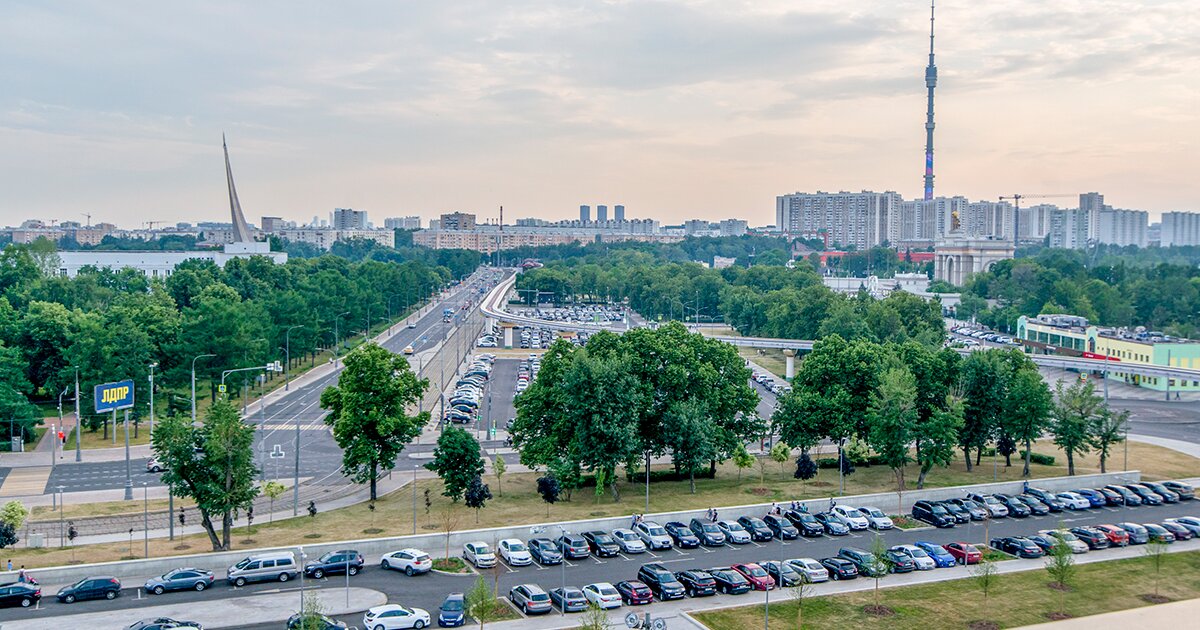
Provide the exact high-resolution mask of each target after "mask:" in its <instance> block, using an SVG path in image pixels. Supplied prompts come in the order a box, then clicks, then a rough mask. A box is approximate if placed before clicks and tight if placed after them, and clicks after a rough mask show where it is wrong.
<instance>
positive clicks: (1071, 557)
mask: <svg viewBox="0 0 1200 630" xmlns="http://www.w3.org/2000/svg"><path fill="white" fill-rule="evenodd" d="M1059 531H1062V530H1061V529H1060V530H1059ZM1053 540H1054V544H1053V545H1051V546H1050V549H1049V551H1048V552H1047V554H1046V573H1049V574H1050V578H1051V579H1053V580H1054V583H1055V585H1057V588H1058V591H1059V592H1060V593H1061V597H1060V599H1059V609H1060V610H1064V611H1065V610H1066V607H1067V606H1066V597H1067V591H1068V590H1069V589H1070V584H1071V583H1072V582H1074V581H1075V573H1076V567H1075V552H1073V551H1071V547H1070V546H1068V545H1067V543H1066V542H1065V541H1063V540H1061V539H1058V538H1053Z"/></svg>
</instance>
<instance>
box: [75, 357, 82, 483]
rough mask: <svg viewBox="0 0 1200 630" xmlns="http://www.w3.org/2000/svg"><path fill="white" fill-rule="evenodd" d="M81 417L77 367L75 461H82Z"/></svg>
mask: <svg viewBox="0 0 1200 630" xmlns="http://www.w3.org/2000/svg"><path fill="white" fill-rule="evenodd" d="M82 431H83V418H82V417H80V415H79V368H75V461H77V462H80V461H83V451H82V450H81V448H82V447H81V446H80V445H79V442H80V441H81V440H82V439H83V433H82Z"/></svg>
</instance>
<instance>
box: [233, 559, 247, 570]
mask: <svg viewBox="0 0 1200 630" xmlns="http://www.w3.org/2000/svg"><path fill="white" fill-rule="evenodd" d="M248 564H250V558H246V559H244V560H242V561H241V562H239V563H237V564H235V565H233V568H235V569H245V568H246V565H248Z"/></svg>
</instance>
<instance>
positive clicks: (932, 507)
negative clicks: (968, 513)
mask: <svg viewBox="0 0 1200 630" xmlns="http://www.w3.org/2000/svg"><path fill="white" fill-rule="evenodd" d="M912 517H913V518H914V519H916V520H918V521H921V522H923V523H929V524H930V525H933V526H934V527H954V516H953V515H951V514H950V512H949V511H947V510H946V508H945V507H942V505H940V504H939V503H937V502H935V501H917V502H916V503H914V504H913V507H912Z"/></svg>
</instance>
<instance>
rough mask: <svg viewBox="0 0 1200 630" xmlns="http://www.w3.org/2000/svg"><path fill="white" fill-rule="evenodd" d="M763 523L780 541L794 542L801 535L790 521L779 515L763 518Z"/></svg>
mask: <svg viewBox="0 0 1200 630" xmlns="http://www.w3.org/2000/svg"><path fill="white" fill-rule="evenodd" d="M763 522H764V523H766V524H767V527H768V528H769V529H770V530H771V533H772V534H774V535H775V536H776V537H777V538H779V539H780V540H793V539H795V538H796V537H797V536H799V535H800V530H798V529H796V526H795V525H792V523H791V522H790V521H788V520H787V519H786V518H784V517H782V516H780V515H778V514H768V515H766V516H764V517H763Z"/></svg>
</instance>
